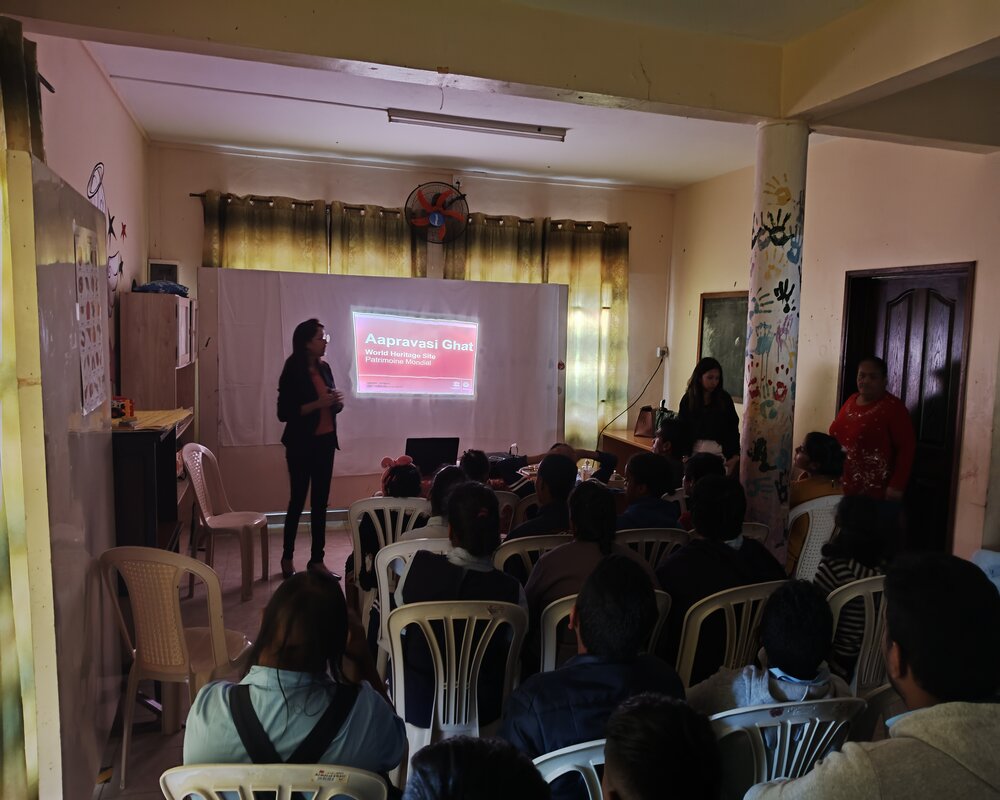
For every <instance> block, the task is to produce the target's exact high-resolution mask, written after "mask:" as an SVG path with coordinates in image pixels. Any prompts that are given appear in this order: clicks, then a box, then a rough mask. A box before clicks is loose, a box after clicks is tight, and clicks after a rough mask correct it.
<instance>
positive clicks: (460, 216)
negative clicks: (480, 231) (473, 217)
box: [441, 208, 465, 222]
mask: <svg viewBox="0 0 1000 800" xmlns="http://www.w3.org/2000/svg"><path fill="white" fill-rule="evenodd" d="M441 213H442V214H444V215H445V216H446V217H451V218H452V219H457V220H460V221H462V222H465V214H463V213H462V212H460V211H452V210H451V209H447V208H446V209H445V210H444V211H442V212H441Z"/></svg>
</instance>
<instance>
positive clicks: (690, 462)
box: [677, 453, 726, 531]
mask: <svg viewBox="0 0 1000 800" xmlns="http://www.w3.org/2000/svg"><path fill="white" fill-rule="evenodd" d="M725 474H726V462H725V461H723V460H722V456H718V455H716V454H715V453H693V454H692V455H690V456H688V459H687V461H685V462H684V483H683V484H682V486H683V487H684V494H685V496H687V497H689V498H690V497H691V492H693V491H694V486H695V484H696V483H698V481H700V480H701V479H702V478H707V477H708V476H709V475H721V476H725ZM688 506H689V507H688V510H687V511H685V512H684V513H683V514H681V516H680V518H679V519H678V520H677V527H679V528H683V529H684V530H686V531H689V530H691V528H692V527H693V526H692V524H691V508H690V503H689V504H688Z"/></svg>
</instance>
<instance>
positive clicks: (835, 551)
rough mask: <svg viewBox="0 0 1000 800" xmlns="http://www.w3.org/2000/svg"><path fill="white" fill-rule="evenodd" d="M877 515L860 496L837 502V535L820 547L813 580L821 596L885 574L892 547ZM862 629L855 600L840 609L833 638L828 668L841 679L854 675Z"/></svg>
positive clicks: (861, 611) (874, 503)
mask: <svg viewBox="0 0 1000 800" xmlns="http://www.w3.org/2000/svg"><path fill="white" fill-rule="evenodd" d="M878 513H879V503H878V501H877V500H874V499H872V498H871V497H868V496H866V495H863V494H857V495H848V496H847V497H845V498H844V499H843V500H841V501H840V504H839V505H838V506H837V528H838V532H837V535H836V536H835V537H834V538H833V539H832V540H830V541H829V542H827V543H826V544H825V545H823V559H822V560H821V561H820V562H819V567H818V569H817V570H816V577H815V578H814V579H813V582H814V583H815V584H816V586H818V587H819V589H820V590H821V591H822V592H823V594H824V596H826V595H829V594H830V592H832V591H833V590H834V589H839V588H840V587H841V586H845V585H846V584H848V583H853V582H854V581H859V580H861V579H862V578H873V577H875V576H876V575H882V574H884V573H885V566H886V562H887V561H888V559H889V556H890V554H891V551H892V550H893V549H894V548H893V547H892V546H891V545H890V541H889V540H890V536H889V534H888V533H887V531H886V527H885V525H884V524H883V523H881V522H880V521H879V518H878ZM864 628H865V607H864V601H863V600H862V599H861V598H860V597H859V598H856V599H854V600H852V601H851V602H849V603H848V604H847V605H845V606H844V608H843V609H842V610H841V612H840V619H839V620H838V621H837V630H836V633H835V634H834V637H833V652H832V653H831V655H830V668H831V669H832V670H833V671H834V673H836V674H837V675H840V676H841V677H842V678H843V679H844V680H850V679H851V677H852V675H853V674H854V665H855V662H856V661H857V660H858V653H859V652H860V651H861V637H862V635H863V634H864Z"/></svg>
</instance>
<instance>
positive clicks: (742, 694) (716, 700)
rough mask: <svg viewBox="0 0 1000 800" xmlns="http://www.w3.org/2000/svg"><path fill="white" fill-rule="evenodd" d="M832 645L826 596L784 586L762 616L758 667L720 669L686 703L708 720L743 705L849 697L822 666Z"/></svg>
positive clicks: (793, 584) (804, 585) (808, 587)
mask: <svg viewBox="0 0 1000 800" xmlns="http://www.w3.org/2000/svg"><path fill="white" fill-rule="evenodd" d="M832 640H833V614H832V613H831V612H830V606H828V605H827V603H826V596H825V595H824V594H823V593H822V592H820V591H819V589H817V588H816V587H815V586H813V584H811V583H809V581H788V583H786V584H785V585H784V586H781V587H779V588H778V589H776V590H775V592H774V594H772V595H771V596H770V598H768V600H767V604H766V605H765V606H764V611H763V614H762V615H761V619H760V642H761V645H762V649H761V652H760V655H759V656H758V660H759V661H760V664H761V666H756V665H750V666H747V667H743V668H742V669H720V670H719V671H718V672H717V673H715V675H713V676H712V677H711V678H708V679H707V680H705V681H702V682H701V683H699V684H698V685H697V686H692V687H691V688H690V689H689V690H688V703H690V704H691V708H693V709H695V711H700V712H701V713H702V714H708V715H709V716H711V715H712V714H718V713H719V712H721V711H729V710H731V709H734V708H743V707H745V706H760V705H770V704H771V703H798V702H801V701H803V700H824V699H826V698H828V697H850V694H851V690H850V689H849V688H848V686H847V684H846V683H844V681H843V680H841V679H840V678H838V677H837V676H835V675H831V674H830V668H829V667H828V666H827V665H826V658H827V656H829V654H830V642H831V641H832Z"/></svg>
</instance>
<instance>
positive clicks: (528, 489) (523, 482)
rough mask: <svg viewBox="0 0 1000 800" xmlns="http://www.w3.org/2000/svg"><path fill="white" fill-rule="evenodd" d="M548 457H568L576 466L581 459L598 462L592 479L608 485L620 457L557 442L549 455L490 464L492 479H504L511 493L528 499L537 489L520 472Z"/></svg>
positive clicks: (511, 457) (513, 458) (510, 459)
mask: <svg viewBox="0 0 1000 800" xmlns="http://www.w3.org/2000/svg"><path fill="white" fill-rule="evenodd" d="M547 455H561V456H566V458H568V459H569V460H570V461H572V462H573V464H574V466H575V465H576V462H577V461H579V460H580V459H581V458H587V459H590V460H591V461H596V462H597V470H596V471H595V472H594V473H593V474H592V475H591V476H590V477H591V478H593V479H594V480H598V481H600V482H601V483H607V482H608V480H609V479H610V478H611V475H612V474H613V473H614V471H615V467H617V466H618V456H616V455H615V454H614V453H602V452H601V451H600V450H576V449H574V448H572V447H570V446H569V445H568V444H566V443H565V442H556V443H555V444H554V445H552V447H550V448H549V451H548V452H547V453H541V454H539V455H534V456H510V457H509V458H503V459H500V460H499V461H494V462H492V463H491V464H490V477H493V478H500V479H502V480H503V481H504V483H505V484H506V485H507V488H508V489H509V490H510V491H512V492H517V494H518V495H520V496H521V497H527V496H528V495H529V494H532V493H534V491H535V487H534V484H533V483H532V481H531V480H529V479H528V478H525V477H523V476H522V475H520V474H519V473H518V470H519V469H521V468H523V467H527V466H530V465H532V464H538V463H539V462H541V460H542V459H543V458H545V456H547Z"/></svg>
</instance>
